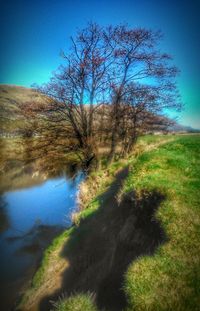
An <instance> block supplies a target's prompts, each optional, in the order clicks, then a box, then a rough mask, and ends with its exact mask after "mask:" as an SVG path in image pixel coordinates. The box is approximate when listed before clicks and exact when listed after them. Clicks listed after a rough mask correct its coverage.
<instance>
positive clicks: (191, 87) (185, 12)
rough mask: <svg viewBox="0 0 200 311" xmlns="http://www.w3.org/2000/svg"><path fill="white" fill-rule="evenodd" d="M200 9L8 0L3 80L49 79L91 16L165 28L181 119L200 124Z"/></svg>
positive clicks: (177, 0)
mask: <svg viewBox="0 0 200 311" xmlns="http://www.w3.org/2000/svg"><path fill="white" fill-rule="evenodd" d="M199 11H200V1H199V0H192V1H185V0H182V1H181V0H173V1H172V0H168V1H164V0H163V1H162V0H159V1H158V0H157V1H156V0H152V1H151V0H137V1H134V0H121V1H119V0H116V1H113V0H107V1H106V0H99V1H95V0H85V1H83V0H82V1H81V0H73V1H64V0H63V1H61V0H57V1H56V0H49V1H44V0H40V1H39V0H35V1H29V0H26V1H25V0H21V1H20V0H15V1H10V0H7V1H4V4H2V5H1V13H0V14H1V16H0V27H1V32H2V35H1V51H0V83H8V84H16V85H23V86H30V85H31V84H32V83H35V82H36V83H39V84H40V83H43V82H47V81H48V79H49V77H50V76H51V73H52V71H53V70H55V69H56V68H57V67H58V65H59V64H60V63H61V58H60V56H59V53H60V50H62V49H64V50H67V48H68V47H69V37H70V36H71V35H73V34H75V32H76V29H77V28H81V27H84V26H85V24H86V23H87V21H90V20H92V21H95V22H97V23H100V24H102V25H108V24H119V23H123V22H126V23H128V24H129V25H130V26H132V27H147V28H151V29H156V30H158V29H160V30H161V31H162V32H163V33H164V39H163V41H162V43H161V49H162V50H163V51H164V52H168V53H170V54H171V55H172V56H173V57H174V63H175V65H177V66H178V67H179V68H180V70H181V75H180V77H179V78H178V85H179V88H180V92H181V95H182V99H183V102H184V103H185V110H184V111H183V112H182V113H181V115H180V116H179V121H180V123H182V124H185V125H191V126H193V127H196V128H200V99H199V93H200V92H199V90H200V76H199V74H200V61H199V53H200V35H199V30H200V19H199Z"/></svg>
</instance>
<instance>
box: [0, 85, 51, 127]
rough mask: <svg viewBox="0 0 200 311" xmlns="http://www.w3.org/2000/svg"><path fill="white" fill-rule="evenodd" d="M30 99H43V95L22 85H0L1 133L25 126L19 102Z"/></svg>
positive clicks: (35, 100) (41, 100)
mask: <svg viewBox="0 0 200 311" xmlns="http://www.w3.org/2000/svg"><path fill="white" fill-rule="evenodd" d="M30 101H34V102H37V101H40V102H44V101H45V96H44V95H42V94H40V93H38V92H37V91H35V90H33V89H31V88H26V87H22V86H15V85H4V84H2V85H0V120H1V128H0V132H1V133H5V132H6V133H15V132H16V131H19V130H20V128H24V127H25V126H26V122H27V121H28V120H25V119H24V117H23V115H22V112H21V110H20V104H22V103H23V104H24V103H26V102H30Z"/></svg>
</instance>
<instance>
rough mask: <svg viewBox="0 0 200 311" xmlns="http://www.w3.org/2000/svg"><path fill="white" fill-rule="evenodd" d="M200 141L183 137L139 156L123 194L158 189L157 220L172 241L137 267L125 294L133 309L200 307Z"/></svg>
mask: <svg viewBox="0 0 200 311" xmlns="http://www.w3.org/2000/svg"><path fill="white" fill-rule="evenodd" d="M199 152H200V137H199V136H194V137H189V136H188V137H187V136H186V137H182V138H180V139H178V140H177V141H176V142H171V143H169V144H167V145H165V146H162V147H160V148H159V149H158V150H155V151H152V152H150V153H148V154H143V155H142V156H140V157H139V159H138V160H137V162H136V163H135V165H134V171H133V170H132V173H131V174H130V175H129V177H128V179H127V181H126V184H125V187H124V190H125V191H129V190H130V189H132V188H135V189H136V190H137V191H141V189H147V190H151V191H152V190H153V189H158V190H159V191H160V192H162V193H164V194H166V200H165V201H164V203H163V204H162V208H161V209H159V211H158V213H157V217H158V218H159V219H160V220H161V221H162V224H163V227H164V229H165V231H166V233H167V236H168V237H169V242H168V243H166V244H165V245H164V246H162V247H160V249H159V250H158V251H157V252H156V254H155V255H154V256H153V257H143V258H140V259H138V261H137V263H134V264H132V265H131V266H130V267H129V269H128V272H127V275H126V282H125V291H126V293H127V296H128V299H129V304H130V310H133V309H135V310H198V308H199V303H200V244H199V238H200V195H199V189H200V179H199V176H200V158H199Z"/></svg>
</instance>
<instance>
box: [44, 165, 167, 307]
mask: <svg viewBox="0 0 200 311" xmlns="http://www.w3.org/2000/svg"><path fill="white" fill-rule="evenodd" d="M127 174H128V168H126V169H124V170H122V171H121V172H119V173H118V174H117V175H116V179H115V181H114V182H113V183H112V185H111V186H110V188H109V189H108V190H107V191H106V192H105V193H104V194H103V195H101V196H99V201H100V202H101V206H100V208H99V209H98V210H97V211H96V212H95V213H93V214H92V215H91V216H89V217H87V218H86V219H84V220H82V221H81V223H80V225H79V226H78V227H77V228H76V230H75V231H74V232H73V233H72V235H71V236H70V239H69V240H68V241H67V242H66V244H65V245H64V247H63V249H62V252H61V254H60V255H61V257H64V258H65V259H66V260H67V261H68V262H69V267H68V268H67V269H66V270H65V271H64V273H63V275H62V285H61V288H60V289H59V290H57V291H56V292H54V294H53V295H51V296H46V297H44V298H43V299H42V300H41V301H40V310H42V311H44V310H50V309H52V303H51V301H55V300H57V299H58V297H59V296H61V295H62V294H63V293H64V295H66V296H70V295H72V294H74V293H87V292H92V293H94V294H95V297H96V299H95V300H96V301H95V302H96V304H97V306H98V308H99V309H100V310H110V311H121V310H123V309H124V308H125V306H126V297H125V294H124V291H123V289H122V287H123V282H124V274H125V272H126V271H127V268H128V266H129V264H130V263H132V262H133V261H134V260H136V259H137V258H138V257H141V256H144V255H152V254H153V253H154V252H155V250H156V249H157V248H158V246H159V245H161V244H162V243H164V242H166V241H167V237H166V235H165V232H164V230H163V229H162V227H161V224H160V223H159V221H158V220H157V219H156V217H155V212H156V210H157V209H158V208H159V206H160V204H161V202H162V201H163V200H164V196H163V195H161V194H160V193H158V192H156V191H153V192H145V191H143V192H142V193H141V194H140V196H137V195H136V194H135V193H134V192H133V191H132V192H130V193H128V194H126V195H124V196H123V197H122V199H121V201H120V202H118V200H117V194H118V193H119V190H120V188H121V186H122V183H123V180H124V179H125V178H126V176H127Z"/></svg>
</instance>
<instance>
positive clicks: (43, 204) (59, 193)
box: [0, 170, 83, 311]
mask: <svg viewBox="0 0 200 311" xmlns="http://www.w3.org/2000/svg"><path fill="white" fill-rule="evenodd" d="M37 174H38V172H37ZM33 177H34V174H33V170H31V171H30V174H27V172H26V176H25V178H26V182H25V184H24V183H23V186H22V187H19V188H18V189H17V187H16V189H14V190H13V189H11V190H9V191H6V192H3V193H2V194H1V196H0V310H3V311H7V310H13V306H14V305H15V303H16V301H17V299H19V296H20V294H21V292H22V291H23V288H25V287H26V286H27V284H28V283H30V282H31V279H32V277H33V275H34V272H35V270H36V268H37V267H38V265H39V263H40V261H41V257H42V254H43V252H44V250H45V248H46V247H47V246H48V245H49V244H50V243H51V241H52V240H53V238H54V237H55V236H56V235H58V234H59V233H60V232H61V231H62V230H64V229H65V228H67V227H69V226H70V225H71V215H72V213H73V212H74V211H75V210H76V209H77V192H78V187H79V184H80V182H81V180H82V179H83V174H82V173H80V172H78V173H76V174H75V175H74V176H73V177H72V176H71V175H69V174H68V173H66V171H63V172H61V173H59V176H57V177H54V178H48V177H45V180H40V181H39V182H38V183H34V182H33V183H32V180H33V179H34V178H33ZM21 178H23V176H21V175H20V179H21ZM19 183H20V181H19ZM26 183H27V186H26ZM16 184H17V180H15V185H16Z"/></svg>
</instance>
